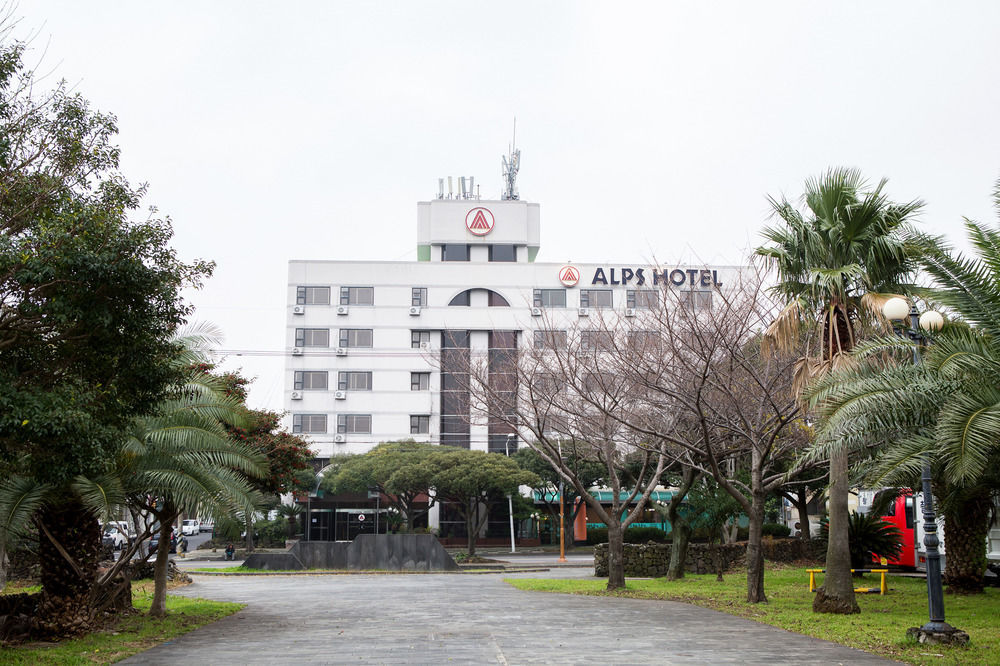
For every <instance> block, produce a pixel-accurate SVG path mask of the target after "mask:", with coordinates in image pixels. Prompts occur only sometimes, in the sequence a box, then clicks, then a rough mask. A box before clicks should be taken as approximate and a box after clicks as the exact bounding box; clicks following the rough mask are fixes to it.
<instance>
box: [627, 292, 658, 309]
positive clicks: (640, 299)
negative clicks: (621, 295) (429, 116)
mask: <svg viewBox="0 0 1000 666" xmlns="http://www.w3.org/2000/svg"><path fill="white" fill-rule="evenodd" d="M659 305H660V292H658V291H657V290H655V289H629V290H628V291H626V292H625V307H627V308H649V309H651V310H655V309H656V308H657V307H659Z"/></svg>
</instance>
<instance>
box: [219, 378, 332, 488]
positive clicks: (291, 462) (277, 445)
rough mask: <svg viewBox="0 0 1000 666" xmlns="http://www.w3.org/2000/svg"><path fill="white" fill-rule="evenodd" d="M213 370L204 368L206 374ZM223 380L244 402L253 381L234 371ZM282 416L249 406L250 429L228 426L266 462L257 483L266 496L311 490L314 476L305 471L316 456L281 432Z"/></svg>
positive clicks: (290, 435)
mask: <svg viewBox="0 0 1000 666" xmlns="http://www.w3.org/2000/svg"><path fill="white" fill-rule="evenodd" d="M210 370H211V368H210V367H208V366H206V367H205V371H206V372H208V371H210ZM222 379H223V381H224V382H225V383H226V384H227V386H228V389H227V394H229V395H231V396H235V397H237V398H239V400H240V401H241V402H244V403H245V402H246V398H247V387H248V386H249V385H250V382H251V380H249V379H247V378H246V377H243V376H242V375H240V374H239V373H235V372H230V373H226V374H225V375H223V377H222ZM281 416H282V415H281V413H279V412H272V411H269V410H264V409H250V408H249V407H248V408H247V410H246V417H247V421H248V425H247V427H245V428H241V427H236V426H227V429H228V430H229V432H230V434H231V435H232V437H233V438H234V439H236V440H238V441H240V442H244V443H246V444H249V445H250V446H251V447H253V448H254V449H256V450H257V451H258V452H259V453H260V454H262V455H263V456H264V457H265V458H266V459H267V469H268V473H267V475H266V476H265V477H263V478H261V479H257V480H255V483H256V484H257V486H258V489H259V490H260V491H261V492H262V493H264V494H265V495H277V494H281V493H291V492H305V491H309V490H312V485H313V481H312V479H313V475H312V474H303V472H305V471H307V470H309V469H310V464H309V462H310V461H311V460H312V458H313V453H312V451H311V450H310V448H309V444H308V443H307V442H306V441H305V440H304V439H302V438H301V437H299V436H297V435H293V434H290V433H288V432H285V431H283V430H282V429H281Z"/></svg>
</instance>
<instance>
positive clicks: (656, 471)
mask: <svg viewBox="0 0 1000 666" xmlns="http://www.w3.org/2000/svg"><path fill="white" fill-rule="evenodd" d="M550 332H551V333H552V334H551V335H548V336H546V335H543V336H542V337H540V338H539V344H538V345H537V346H536V345H534V344H532V345H530V346H529V345H526V344H524V341H522V344H520V345H519V346H518V347H517V348H516V349H511V350H509V351H508V353H507V354H506V356H505V358H504V359H502V362H503V364H504V369H503V371H502V372H499V371H498V367H497V361H498V359H497V358H496V356H494V357H493V358H492V359H487V358H480V357H473V358H472V359H471V361H470V362H469V364H468V371H469V372H468V380H467V385H466V386H465V387H464V388H466V389H467V390H468V393H469V396H470V407H471V413H472V415H473V417H472V418H473V419H477V418H478V419H481V420H487V421H490V422H492V423H494V424H496V423H502V424H504V425H505V426H507V427H508V428H510V429H511V430H512V431H514V430H516V431H517V432H518V433H519V434H520V436H521V439H522V440H523V441H525V442H526V443H527V444H528V446H530V447H531V448H532V449H534V450H535V451H536V452H537V453H538V455H539V456H540V457H541V458H542V459H543V460H545V462H547V463H548V464H549V465H550V466H551V467H552V469H553V470H555V472H556V473H557V474H558V475H559V477H561V478H562V479H563V481H564V482H565V483H567V484H569V485H571V486H572V487H573V488H574V489H575V490H576V493H577V494H578V495H579V496H580V497H581V498H582V499H583V501H584V502H586V504H587V508H588V511H590V512H591V514H592V515H593V516H595V517H596V518H598V519H599V520H600V521H602V522H603V523H604V524H605V525H607V528H608V573H609V575H608V589H609V590H615V589H619V588H622V587H624V586H625V569H624V531H625V529H626V528H628V526H629V525H631V524H632V523H634V522H636V521H637V520H638V519H639V518H640V517H641V516H642V515H643V512H644V511H645V510H646V508H647V506H648V503H649V498H650V495H651V494H652V493H653V491H654V490H655V489H656V487H657V485H658V484H659V479H660V475H661V474H662V472H663V470H664V468H665V466H666V465H667V463H668V462H669V461H670V456H669V454H668V450H667V442H666V440H664V439H663V438H661V437H650V436H648V435H645V434H642V433H639V432H638V431H636V430H634V429H632V428H630V427H629V426H628V425H627V424H628V422H629V420H630V419H632V418H633V417H634V416H635V412H636V411H641V410H648V409H649V406H648V404H647V403H645V402H644V401H642V400H639V399H637V396H634V395H632V393H631V392H630V390H629V385H628V379H627V378H625V377H622V376H616V375H614V374H613V373H608V372H606V371H605V370H604V369H603V367H604V357H605V356H606V355H607V354H608V352H609V350H610V349H611V345H610V344H609V340H608V338H607V331H605V330H602V329H600V328H597V329H587V330H579V329H575V330H572V331H568V330H567V331H550ZM462 369H463V370H464V368H462ZM456 374H459V375H460V376H463V377H464V376H465V375H464V372H463V373H456ZM642 420H643V421H652V420H654V417H653V415H645V416H643V417H642ZM660 430H662V431H664V432H667V431H669V428H668V427H667V426H661V428H660ZM564 447H568V448H571V449H572V455H571V456H567V455H563V454H564V453H567V452H564V451H563V448H564ZM580 460H587V461H593V462H596V463H599V464H600V465H602V466H603V469H604V470H605V474H604V478H603V486H604V488H605V489H607V490H608V491H610V493H609V494H610V499H609V500H608V504H609V506H605V504H603V503H602V501H601V499H600V497H599V495H598V493H597V492H596V491H595V489H594V488H593V487H592V486H591V485H590V483H591V482H592V480H593V477H592V475H590V474H588V475H587V478H584V477H582V476H581V475H580V474H579V473H578V469H579V466H578V464H577V463H578V462H579V461H580ZM570 461H573V462H572V463H571V462H570Z"/></svg>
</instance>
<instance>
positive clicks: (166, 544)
mask: <svg viewBox="0 0 1000 666" xmlns="http://www.w3.org/2000/svg"><path fill="white" fill-rule="evenodd" d="M173 515H174V513H173V512H172V511H168V512H164V514H163V516H162V517H161V519H160V542H159V543H158V544H157V545H156V563H155V564H154V565H153V602H152V603H151V604H150V606H149V615H151V616H152V617H163V616H164V615H166V614H167V563H168V562H169V560H170V533H171V532H172V531H173V526H172V525H171V523H173V521H174V519H173ZM168 516H169V519H168Z"/></svg>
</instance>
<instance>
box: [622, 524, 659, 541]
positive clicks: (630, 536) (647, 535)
mask: <svg viewBox="0 0 1000 666" xmlns="http://www.w3.org/2000/svg"><path fill="white" fill-rule="evenodd" d="M648 541H654V542H656V543H666V541H667V533H666V532H664V531H663V530H661V529H660V528H659V527H630V528H628V529H627V530H625V543H646V542H648Z"/></svg>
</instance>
